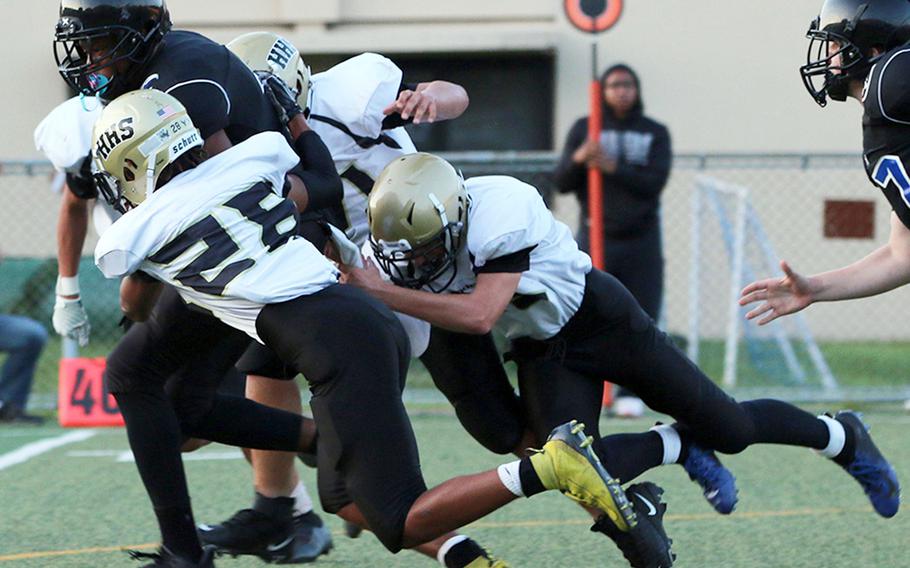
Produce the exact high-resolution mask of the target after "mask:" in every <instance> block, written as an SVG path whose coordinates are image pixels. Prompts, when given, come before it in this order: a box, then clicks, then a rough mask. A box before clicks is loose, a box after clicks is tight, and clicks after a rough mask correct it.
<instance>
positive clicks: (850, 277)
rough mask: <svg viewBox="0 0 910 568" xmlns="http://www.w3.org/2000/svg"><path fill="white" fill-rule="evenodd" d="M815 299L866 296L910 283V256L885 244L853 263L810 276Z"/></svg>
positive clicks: (823, 300) (831, 299) (829, 300)
mask: <svg viewBox="0 0 910 568" xmlns="http://www.w3.org/2000/svg"><path fill="white" fill-rule="evenodd" d="M809 282H810V286H811V289H812V299H813V301H814V302H834V301H838V300H852V299H855V298H866V297H869V296H875V295H877V294H881V293H883V292H888V291H889V290H893V289H895V288H897V287H899V286H903V285H905V284H907V283H910V259H907V258H905V257H902V256H900V255H897V254H895V251H893V250H892V248H891V246H890V245H885V246H883V247H881V248H879V249H877V250H875V251H873V252H872V253H871V254H869V255H868V256H866V257H865V258H862V259H861V260H858V261H857V262H854V263H853V264H851V265H849V266H845V267H843V268H839V269H837V270H831V271H829V272H823V273H821V274H817V275H815V276H811V277H810V278H809Z"/></svg>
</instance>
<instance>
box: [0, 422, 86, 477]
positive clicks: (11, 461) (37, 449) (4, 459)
mask: <svg viewBox="0 0 910 568" xmlns="http://www.w3.org/2000/svg"><path fill="white" fill-rule="evenodd" d="M95 433H96V432H95V431H94V430H76V431H75V432H70V433H68V434H64V435H62V436H57V437H56V438H50V439H47V440H39V441H37V442H32V443H31V444H26V445H24V446H22V447H21V448H19V449H17V450H13V451H11V452H8V453H6V454H3V455H0V471H2V470H4V469H6V468H8V467H11V466H14V465H17V464H20V463H25V462H27V461H28V460H30V459H32V458H33V457H35V456H39V455H41V454H43V453H45V452H49V451H51V450H53V449H56V448H59V447H60V446H65V445H67V444H72V443H75V442H82V441H84V440H88V439H89V438H91V437H92V436H94V435H95Z"/></svg>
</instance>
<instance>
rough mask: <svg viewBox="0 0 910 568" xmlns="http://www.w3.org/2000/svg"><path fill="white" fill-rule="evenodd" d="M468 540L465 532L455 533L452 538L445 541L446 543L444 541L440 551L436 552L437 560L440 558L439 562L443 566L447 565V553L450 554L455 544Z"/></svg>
mask: <svg viewBox="0 0 910 568" xmlns="http://www.w3.org/2000/svg"><path fill="white" fill-rule="evenodd" d="M466 540H468V537H466V536H464V535H463V534H459V535H455V536H453V537H452V538H450V539H449V540H447V541H445V542H444V543H442V546H441V547H440V548H439V552H437V553H436V560H439V563H440V564H442V565H443V566H445V565H446V554H448V553H449V551H450V550H452V547H453V546H455V545H456V544H459V543H462V542H464V541H466Z"/></svg>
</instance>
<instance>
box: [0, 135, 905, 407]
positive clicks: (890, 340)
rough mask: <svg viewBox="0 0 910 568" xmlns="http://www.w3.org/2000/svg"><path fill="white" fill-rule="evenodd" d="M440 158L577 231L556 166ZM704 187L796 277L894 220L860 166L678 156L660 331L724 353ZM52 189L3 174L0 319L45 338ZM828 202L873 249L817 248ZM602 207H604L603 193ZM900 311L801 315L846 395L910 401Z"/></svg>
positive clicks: (722, 301)
mask: <svg viewBox="0 0 910 568" xmlns="http://www.w3.org/2000/svg"><path fill="white" fill-rule="evenodd" d="M446 157H447V158H448V159H450V160H451V161H452V162H453V163H454V164H455V165H456V166H457V167H458V168H460V169H461V170H462V172H463V173H464V175H465V177H472V176H477V175H487V174H498V175H511V176H514V177H517V178H519V179H521V180H523V181H526V182H528V183H530V184H532V185H534V186H535V187H537V188H538V189H539V190H540V191H541V193H542V194H543V195H544V197H545V199H546V201H547V203H548V205H549V206H550V207H551V209H553V211H554V213H555V214H556V216H557V217H558V218H560V219H561V220H563V221H564V222H566V223H567V224H568V225H569V226H570V227H572V228H573V229H574V228H575V227H576V226H577V224H578V204H577V202H576V200H575V198H574V196H571V195H560V194H559V193H558V192H557V190H556V188H555V187H553V180H552V169H553V165H554V163H555V160H556V156H555V155H554V154H552V153H524V152H522V153H503V152H476V153H475V152H471V153H458V154H448V155H446ZM704 175H708V176H710V177H712V178H715V179H718V180H721V181H723V182H724V183H729V184H735V185H738V186H742V187H744V188H747V189H748V193H749V200H750V203H751V204H752V206H753V207H754V210H755V212H756V215H757V218H758V219H759V221H760V223H761V225H762V227H763V229H764V232H765V233H766V234H767V237H768V240H769V242H770V243H771V245H772V246H773V248H774V249H775V252H776V253H777V254H778V255H780V256H781V257H782V258H785V259H787V260H788V261H790V263H791V265H792V266H793V267H794V268H795V269H796V270H797V271H800V272H803V273H807V274H808V273H815V272H819V271H823V270H827V269H832V268H836V267H839V266H843V265H845V264H848V263H850V262H852V261H854V260H857V259H859V258H861V257H862V256H864V255H866V254H868V253H869V252H871V251H872V250H873V249H874V248H876V247H877V246H880V245H881V244H882V243H885V242H886V241H887V237H888V232H889V216H890V209H889V207H888V205H887V203H886V202H885V200H883V199H882V198H881V195H880V194H879V192H878V191H877V190H876V189H875V188H874V187H873V186H872V185H871V184H870V183H869V181H868V180H867V179H866V176H865V174H864V172H863V168H862V162H861V158H860V157H859V156H858V155H720V154H713V155H678V156H676V157H675V159H674V164H673V171H672V174H671V177H670V180H669V183H668V185H667V187H666V189H665V191H664V194H663V199H662V222H663V231H664V257H665V267H666V269H665V302H664V314H663V316H662V321H661V323H662V325H663V326H664V327H665V328H666V329H667V330H668V331H670V332H671V333H673V334H675V335H679V336H683V337H684V336H685V335H686V334H687V331H688V325H689V320H690V316H691V306H692V305H693V303H694V304H696V305H698V306H700V314H701V316H700V317H701V318H703V320H704V321H707V322H717V325H715V326H711V325H708V326H707V329H708V331H706V332H705V333H706V337H705V339H707V340H709V341H715V342H717V343H718V344H720V343H722V342H723V333H724V332H723V322H724V321H725V318H726V316H727V313H728V312H729V301H728V300H729V294H728V293H727V291H726V289H724V292H723V293H715V292H714V291H713V290H714V288H712V287H711V286H710V285H706V286H705V285H703V286H701V290H702V292H701V294H700V296H699V297H698V298H696V299H695V300H694V301H693V298H692V297H691V296H690V290H691V282H690V280H689V276H690V274H691V272H692V267H693V262H694V261H695V260H697V261H698V262H699V266H700V271H699V274H700V278H701V279H702V280H703V281H706V282H709V283H710V281H711V280H712V279H715V278H716V279H717V280H722V279H723V278H725V276H723V275H724V274H728V273H729V260H730V259H729V258H728V255H726V254H725V252H724V250H723V247H722V246H702V248H701V249H700V251H699V252H697V253H693V250H692V248H691V244H692V232H691V226H692V219H693V217H692V212H691V201H692V196H693V193H694V191H695V189H694V188H695V187H696V179H697V178H698V177H699V176H704ZM57 181H58V182H59V180H57ZM57 185H59V183H55V175H54V172H53V171H52V169H51V168H50V166H49V165H48V164H45V163H41V162H5V163H0V197H2V203H3V207H2V208H0V251H2V254H3V255H4V259H3V262H2V263H0V312H3V313H17V314H22V315H27V316H30V317H32V318H34V319H36V320H38V321H40V322H42V323H44V324H45V325H46V326H47V327H48V329H49V330H51V325H50V319H51V313H52V310H53V301H54V283H55V278H56V274H57V269H56V260H55V251H56V237H55V230H56V223H57V215H58V211H59V207H60V195H59V193H55V191H54V187H55V186H57ZM832 200H840V201H845V200H846V201H850V200H867V201H869V202H870V203H871V204H872V207H873V215H872V220H873V227H872V229H871V238H828V237H825V210H826V202H829V201H832ZM605 205H606V206H607V207H609V194H608V193H607V196H606V203H605ZM714 238H719V237H714ZM95 242H96V237H95V236H94V234H93V231H92V230H91V229H90V231H89V238H88V240H87V242H86V247H85V249H84V255H85V258H84V259H83V263H82V267H81V270H80V283H81V287H82V291H83V298H84V303H85V305H86V309H87V311H88V312H89V316H90V318H91V322H92V327H93V331H92V342H91V344H90V345H89V347H88V348H86V349H83V350H82V354H83V355H87V356H103V355H105V354H106V353H107V352H108V351H109V350H110V348H111V347H112V346H113V344H114V343H115V342H116V341H117V339H118V338H119V335H120V331H119V328H118V322H119V320H120V314H119V308H118V299H117V290H118V285H117V283H116V282H110V281H106V280H104V279H103V277H101V275H100V273H99V272H98V271H97V270H96V269H95V268H94V266H93V265H92V261H91V253H92V250H93V247H94V244H95ZM714 244H715V245H716V244H717V243H714ZM755 276H757V277H765V276H771V274H755ZM727 287H729V286H727ZM705 290H708V291H710V292H705ZM908 301H910V287H908V288H907V289H901V290H896V291H894V292H891V293H889V294H885V295H882V296H879V297H875V298H869V299H864V300H855V301H852V302H843V303H839V304H820V305H816V306H813V307H812V308H811V309H810V310H808V311H806V312H805V316H806V321H807V323H808V327H809V329H810V331H811V333H812V334H813V336H814V338H815V339H816V341H817V342H818V344H819V346H820V347H821V350H822V352H823V353H824V355H825V357H826V358H827V360H828V363H829V364H830V367H831V369H832V372H833V373H834V375H835V376H836V377H837V379H838V380H839V382H840V383H841V384H842V385H849V386H854V385H856V386H862V387H870V388H871V387H882V388H884V389H886V390H887V393H888V394H887V395H885V398H897V397H900V396H906V395H907V394H908V393H910V389H908V387H907V385H908V383H910V381H908V380H906V379H904V378H903V372H902V369H903V365H902V364H901V363H902V359H903V357H902V355H903V354H904V353H906V352H907V348H908V347H910V325H908V324H906V323H905V319H904V318H902V317H897V316H896V314H899V313H901V307H902V306H904V305H906V303H907V302H908ZM744 325H752V324H744ZM51 331H52V330H51ZM52 336H53V334H52ZM708 351H709V352H710V351H711V349H708ZM59 354H60V344H59V340H56V339H55V340H53V341H52V342H51V343H50V344H49V346H48V348H47V350H46V352H45V354H44V356H43V357H42V361H41V364H40V366H39V371H38V379H37V382H36V384H37V386H36V392H42V391H43V392H48V393H50V392H52V391H53V389H54V384H55V381H56V362H57V359H58V358H59ZM715 358H716V357H715ZM700 363H701V364H703V365H704V367H705V368H706V370H707V371H708V372H709V374H711V375H712V376H713V377H715V378H718V379H719V378H720V374H721V369H720V366H719V364H715V363H714V362H712V361H710V360H709V361H707V362H704V361H700ZM783 382H784V381H781V383H783ZM776 384H777V382H775V381H774V380H773V378H772V379H771V380H770V381H768V382H767V384H764V383H760V384H759V386H762V388H765V389H771V388H772V387H774V386H775V385H776Z"/></svg>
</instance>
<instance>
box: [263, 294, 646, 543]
mask: <svg viewBox="0 0 910 568" xmlns="http://www.w3.org/2000/svg"><path fill="white" fill-rule="evenodd" d="M397 324H398V322H397V320H396V319H395V317H394V316H393V315H392V314H391V312H390V311H389V310H388V309H387V308H385V307H384V306H382V305H381V304H379V303H378V302H376V301H375V300H372V299H370V298H368V297H367V296H365V295H364V294H362V293H361V292H359V291H358V290H353V289H351V288H348V287H346V286H333V287H331V288H328V289H326V290H323V291H321V292H319V293H317V294H314V295H312V296H307V297H304V298H298V299H297V300H294V301H292V302H286V303H284V304H278V305H272V306H266V308H264V309H263V311H262V313H261V314H260V316H259V319H258V321H257V329H258V331H259V333H260V336H261V337H262V338H263V339H264V340H265V342H266V343H267V344H268V345H269V346H270V347H272V348H273V349H275V351H276V352H277V353H278V354H279V355H280V356H282V358H284V359H285V360H289V361H294V362H295V367H296V368H297V370H299V371H300V372H302V373H303V374H304V376H305V377H306V378H307V380H308V381H309V382H310V385H311V390H312V391H313V395H314V396H313V399H312V401H311V406H312V409H313V413H314V417H315V418H316V421H317V424H318V425H319V429H320V441H319V447H318V460H319V472H320V479H319V487H320V497H321V500H322V504H323V507H324V508H326V510H327V511H329V512H339V511H342V510H343V509H345V508H346V507H351V506H354V507H356V508H357V509H358V510H359V511H360V512H361V513H362V515H363V518H364V519H365V521H366V523H367V524H368V525H369V526H370V527H371V529H372V530H373V531H374V533H375V534H376V535H377V537H378V538H379V539H380V541H382V543H383V544H384V545H385V546H386V547H387V548H389V549H390V550H392V551H397V550H399V549H401V548H402V547H407V546H417V545H419V544H421V543H424V542H427V541H429V540H432V539H434V538H437V537H439V536H441V535H443V534H445V533H447V532H450V531H452V530H454V529H456V528H458V527H460V526H463V525H464V524H466V523H468V522H471V521H473V520H476V519H478V518H480V517H482V516H484V515H486V514H487V513H490V512H492V511H493V510H495V509H497V508H499V507H501V506H503V505H504V504H506V503H508V502H510V501H512V500H514V499H516V498H517V497H519V496H521V495H526V496H530V495H533V494H536V493H538V492H542V491H545V490H548V489H560V490H561V491H563V492H565V493H566V494H567V495H569V496H572V497H573V498H574V499H577V500H579V501H581V502H585V503H587V504H589V505H592V506H595V507H598V508H601V509H602V510H605V511H607V512H609V513H611V514H612V518H613V520H614V522H615V523H616V524H617V525H618V526H620V527H621V528H622V529H623V530H629V529H630V528H633V527H634V526H637V525H636V524H635V517H634V514H631V513H630V511H631V508H630V506H629V504H628V502H627V501H626V500H625V494H624V493H623V492H622V489H621V488H620V487H619V485H618V484H616V483H615V482H614V481H613V480H611V479H609V477H607V476H606V475H605V474H603V473H602V472H601V471H600V470H601V469H602V467H601V466H600V464H599V461H598V460H597V458H596V456H595V455H594V453H593V452H592V451H590V450H589V445H590V441H589V440H588V439H586V438H585V437H584V436H583V435H582V434H581V431H580V429H579V428H575V427H573V426H572V425H569V424H567V425H564V426H563V427H561V428H560V429H558V431H557V432H555V435H554V436H555V438H554V439H553V440H551V441H550V442H548V443H547V445H546V446H545V447H544V451H543V452H542V453H540V454H535V455H534V456H531V457H528V458H523V459H522V460H519V461H516V462H513V463H511V464H507V465H504V466H503V467H502V468H500V470H493V471H488V472H484V473H480V474H475V475H469V476H463V477H459V478H455V479H452V480H449V481H447V482H445V483H443V484H442V485H440V486H438V487H435V488H433V489H432V490H429V491H427V490H426V486H425V485H424V482H423V479H422V477H421V474H420V463H419V458H418V453H417V446H416V442H415V440H414V436H413V431H412V430H411V426H410V422H409V421H408V418H407V414H406V413H405V410H404V406H403V404H402V402H401V397H400V380H401V374H402V373H404V372H405V371H406V368H407V342H406V339H405V337H404V334H403V333H402V332H401V329H400V326H397ZM289 329H292V330H293V333H291V334H289V333H288V331H287V330H289ZM395 334H398V335H397V336H396V335H395ZM317 353H318V354H319V356H316V355H317ZM376 424H382V425H383V427H382V428H375V425H376ZM333 472H336V473H337V477H336V478H335V481H336V482H335V483H330V481H331V480H332V475H333ZM339 480H340V483H339V482H338V481H339ZM352 503H353V505H352ZM630 534H635V535H636V536H643V535H639V534H638V533H630ZM639 545H640V546H641V547H642V548H643V549H646V550H650V549H651V547H652V546H653V544H652V543H651V542H650V541H648V540H647V539H643V540H642V541H641V542H640V543H639Z"/></svg>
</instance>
